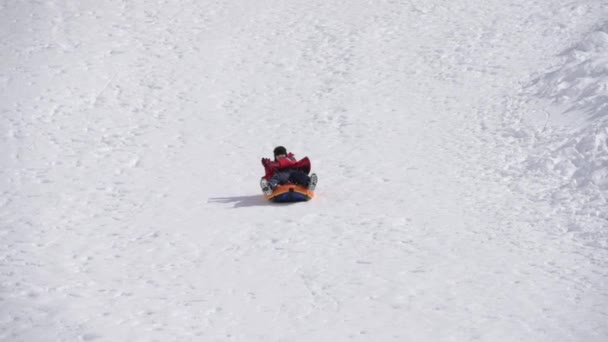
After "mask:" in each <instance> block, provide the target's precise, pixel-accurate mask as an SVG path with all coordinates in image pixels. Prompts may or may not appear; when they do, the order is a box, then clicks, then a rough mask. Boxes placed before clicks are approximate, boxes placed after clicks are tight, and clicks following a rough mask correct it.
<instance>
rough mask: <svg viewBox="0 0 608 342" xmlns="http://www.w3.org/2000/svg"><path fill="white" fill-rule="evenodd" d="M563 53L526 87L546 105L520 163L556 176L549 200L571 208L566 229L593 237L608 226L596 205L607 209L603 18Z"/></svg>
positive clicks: (607, 60) (607, 75)
mask: <svg viewBox="0 0 608 342" xmlns="http://www.w3.org/2000/svg"><path fill="white" fill-rule="evenodd" d="M564 56H565V57H566V59H565V62H564V63H563V65H561V66H559V67H557V68H556V69H554V70H553V71H551V72H549V73H547V74H545V75H542V76H541V77H539V78H538V79H536V80H535V82H534V84H533V85H532V86H531V90H532V92H533V93H534V94H535V95H536V96H538V97H540V98H541V99H543V100H549V101H550V102H551V104H550V105H548V106H547V107H548V108H547V109H546V110H547V112H546V113H547V117H546V119H545V121H546V122H545V127H544V128H543V132H541V134H540V138H539V140H538V141H536V144H535V147H536V148H535V149H534V150H533V152H532V153H531V155H530V156H529V157H528V158H527V160H526V161H525V166H527V168H528V170H529V171H532V172H535V173H538V174H541V175H543V174H544V175H554V176H557V177H552V178H553V179H557V184H554V190H553V192H552V194H551V196H552V197H551V202H552V203H553V205H556V206H557V207H561V209H566V210H568V211H570V212H571V214H572V221H571V222H570V224H569V230H574V231H580V230H583V231H586V232H587V233H589V232H590V231H593V232H594V234H593V235H594V236H593V237H594V238H597V237H598V236H597V235H596V233H599V231H598V228H599V229H600V230H601V231H605V230H607V229H606V228H607V227H608V211H606V210H603V211H598V210H597V208H602V207H603V208H608V200H607V198H608V23H606V24H604V25H602V26H600V27H599V28H598V29H597V30H595V31H593V32H591V33H590V34H588V35H587V36H586V37H585V38H584V39H583V40H582V41H581V42H580V43H579V44H576V45H575V46H574V47H573V48H570V49H568V50H566V51H565V52H564ZM594 227H595V228H594ZM604 235H605V234H603V233H602V236H604ZM602 240H603V239H602ZM605 244H606V242H605V241H604V242H602V245H605Z"/></svg>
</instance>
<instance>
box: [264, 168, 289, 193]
mask: <svg viewBox="0 0 608 342" xmlns="http://www.w3.org/2000/svg"><path fill="white" fill-rule="evenodd" d="M288 181H289V172H285V171H281V172H275V173H274V175H272V177H270V180H268V183H270V186H271V187H272V188H273V189H274V188H276V187H277V185H279V184H285V183H287V182H288Z"/></svg>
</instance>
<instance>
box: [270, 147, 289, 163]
mask: <svg viewBox="0 0 608 342" xmlns="http://www.w3.org/2000/svg"><path fill="white" fill-rule="evenodd" d="M273 152H274V160H275V161H276V160H279V159H281V158H284V157H285V156H286V155H287V149H286V148H285V147H283V146H277V147H275V148H274V151H273Z"/></svg>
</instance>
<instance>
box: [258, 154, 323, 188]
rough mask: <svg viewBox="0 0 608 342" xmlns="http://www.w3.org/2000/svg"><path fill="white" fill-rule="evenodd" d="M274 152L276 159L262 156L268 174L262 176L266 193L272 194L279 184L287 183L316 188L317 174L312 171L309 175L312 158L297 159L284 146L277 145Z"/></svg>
mask: <svg viewBox="0 0 608 342" xmlns="http://www.w3.org/2000/svg"><path fill="white" fill-rule="evenodd" d="M273 152H274V161H271V160H270V159H268V158H262V165H263V166H264V169H265V171H266V174H265V175H264V177H262V180H261V181H260V186H261V187H262V191H263V192H264V194H266V195H270V194H272V191H273V190H274V188H276V187H277V186H278V185H281V184H287V183H294V184H299V185H302V186H305V187H306V188H308V190H310V191H313V190H314V189H315V187H316V186H317V175H316V174H314V173H312V174H311V175H310V176H308V173H309V172H310V160H309V159H308V157H304V158H303V159H301V160H296V158H295V157H294V155H293V153H287V149H286V148H285V147H283V146H277V147H276V148H275V149H274V151H273Z"/></svg>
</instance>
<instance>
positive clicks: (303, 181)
mask: <svg viewBox="0 0 608 342" xmlns="http://www.w3.org/2000/svg"><path fill="white" fill-rule="evenodd" d="M289 180H291V182H292V183H294V184H300V185H303V186H307V185H308V181H309V180H310V178H309V177H308V175H307V174H305V173H304V172H302V171H299V170H292V171H291V173H290V176H289Z"/></svg>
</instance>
